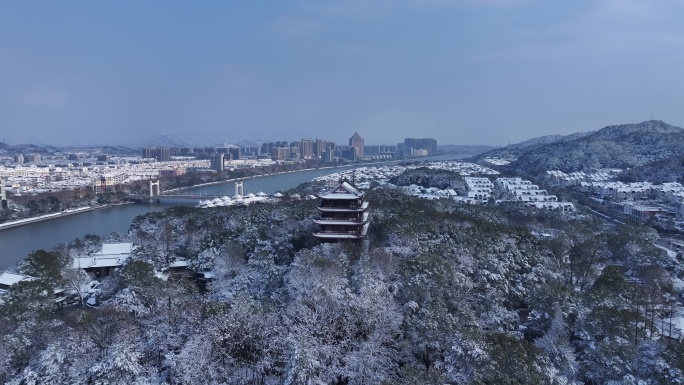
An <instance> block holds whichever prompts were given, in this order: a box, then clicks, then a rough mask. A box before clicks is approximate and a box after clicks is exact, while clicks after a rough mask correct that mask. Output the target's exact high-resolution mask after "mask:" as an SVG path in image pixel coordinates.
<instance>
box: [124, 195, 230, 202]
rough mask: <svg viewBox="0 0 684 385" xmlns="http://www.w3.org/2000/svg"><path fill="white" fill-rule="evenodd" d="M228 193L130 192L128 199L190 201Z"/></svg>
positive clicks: (140, 200) (138, 200)
mask: <svg viewBox="0 0 684 385" xmlns="http://www.w3.org/2000/svg"><path fill="white" fill-rule="evenodd" d="M225 195H226V194H196V193H195V194H193V193H187V194H182V193H175V194H161V195H154V196H149V195H147V194H130V195H128V199H130V200H133V201H136V202H159V203H163V202H181V201H185V202H189V201H196V202H199V201H200V200H207V199H210V200H211V199H214V198H221V197H223V196H225Z"/></svg>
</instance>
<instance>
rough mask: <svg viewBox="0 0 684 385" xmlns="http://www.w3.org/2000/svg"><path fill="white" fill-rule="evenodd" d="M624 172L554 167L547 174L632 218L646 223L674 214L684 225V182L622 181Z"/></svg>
mask: <svg viewBox="0 0 684 385" xmlns="http://www.w3.org/2000/svg"><path fill="white" fill-rule="evenodd" d="M620 172H622V170H621V169H606V170H601V171H598V172H595V173H584V172H572V173H565V172H563V171H559V170H550V171H547V172H546V177H547V178H548V179H549V180H550V181H551V182H553V183H555V184H557V185H560V186H563V187H572V188H574V189H576V190H579V191H581V192H585V193H587V194H589V195H591V196H592V198H593V199H595V200H596V201H598V202H600V203H602V204H604V205H606V206H608V207H610V208H611V209H613V210H615V211H618V212H620V213H622V214H624V215H625V216H627V218H629V219H630V220H632V221H635V222H641V223H645V222H647V221H649V220H651V219H652V218H658V219H667V218H673V219H674V220H675V221H676V223H677V225H678V227H682V228H684V186H682V185H681V184H680V183H676V182H670V183H663V184H653V183H650V182H632V183H624V182H619V181H616V178H617V175H618V174H619V173H620Z"/></svg>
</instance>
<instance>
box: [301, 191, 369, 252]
mask: <svg viewBox="0 0 684 385" xmlns="http://www.w3.org/2000/svg"><path fill="white" fill-rule="evenodd" d="M364 195H365V194H364V193H362V192H361V191H359V190H357V189H356V188H355V187H353V186H352V185H350V184H349V183H347V182H342V183H340V184H338V185H337V186H335V187H333V188H332V189H330V190H328V191H326V192H325V193H323V194H320V195H319V198H320V199H321V202H320V205H319V206H318V211H319V212H320V213H321V217H320V218H319V219H317V220H315V221H314V222H315V223H316V224H317V225H319V226H320V229H319V231H318V232H317V233H314V236H315V237H316V238H318V239H319V240H321V241H323V242H338V241H343V240H356V241H360V240H362V239H364V238H365V237H366V234H367V233H368V226H369V222H368V202H365V201H364Z"/></svg>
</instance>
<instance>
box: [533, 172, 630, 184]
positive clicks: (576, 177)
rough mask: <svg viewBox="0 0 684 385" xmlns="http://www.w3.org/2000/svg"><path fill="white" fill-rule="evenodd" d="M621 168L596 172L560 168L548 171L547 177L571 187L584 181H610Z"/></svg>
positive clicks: (556, 182)
mask: <svg viewBox="0 0 684 385" xmlns="http://www.w3.org/2000/svg"><path fill="white" fill-rule="evenodd" d="M621 172H622V170H621V169H617V168H616V169H607V170H601V171H598V172H595V173H585V172H582V171H576V172H570V173H565V172H563V171H560V170H550V171H547V172H546V177H547V178H548V179H549V180H551V182H553V183H555V184H557V185H559V186H562V187H571V186H578V185H581V184H583V183H596V182H608V181H612V180H615V178H616V177H617V174H619V173H621Z"/></svg>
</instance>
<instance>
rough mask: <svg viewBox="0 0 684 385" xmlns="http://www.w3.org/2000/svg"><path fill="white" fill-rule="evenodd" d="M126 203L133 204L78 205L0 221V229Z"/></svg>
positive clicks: (120, 204) (121, 204)
mask: <svg viewBox="0 0 684 385" xmlns="http://www.w3.org/2000/svg"><path fill="white" fill-rule="evenodd" d="M128 204H133V202H123V203H115V204H109V205H102V206H84V207H78V208H75V209H69V210H64V211H60V212H57V213H51V214H45V215H40V216H37V217H30V218H23V219H17V220H15V221H8V222H3V223H0V231H3V230H7V229H11V228H14V227H19V226H25V225H30V224H32V223H37V222H43V221H49V220H51V219H57V218H64V217H68V216H70V215H76V214H81V213H87V212H89V211H94V210H101V209H105V208H109V207H116V206H123V205H128Z"/></svg>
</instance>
